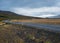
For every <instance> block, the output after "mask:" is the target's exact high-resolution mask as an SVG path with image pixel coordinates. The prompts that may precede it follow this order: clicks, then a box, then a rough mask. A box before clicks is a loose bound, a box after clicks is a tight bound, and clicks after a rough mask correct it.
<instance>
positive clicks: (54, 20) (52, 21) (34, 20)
mask: <svg viewBox="0 0 60 43" xmlns="http://www.w3.org/2000/svg"><path fill="white" fill-rule="evenodd" d="M11 21H13V22H33V23H43V24H60V19H30V20H11Z"/></svg>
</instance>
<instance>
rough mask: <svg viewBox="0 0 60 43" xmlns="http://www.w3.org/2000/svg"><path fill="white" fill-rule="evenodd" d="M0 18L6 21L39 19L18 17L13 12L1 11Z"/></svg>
mask: <svg viewBox="0 0 60 43" xmlns="http://www.w3.org/2000/svg"><path fill="white" fill-rule="evenodd" d="M0 18H7V19H40V18H38V17H31V16H23V15H18V14H16V13H14V12H10V11H1V10H0Z"/></svg>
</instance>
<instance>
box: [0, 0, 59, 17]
mask: <svg viewBox="0 0 60 43" xmlns="http://www.w3.org/2000/svg"><path fill="white" fill-rule="evenodd" d="M0 10H8V11H12V12H15V13H18V14H22V15H27V16H36V17H44V18H45V17H52V16H57V15H60V0H0Z"/></svg>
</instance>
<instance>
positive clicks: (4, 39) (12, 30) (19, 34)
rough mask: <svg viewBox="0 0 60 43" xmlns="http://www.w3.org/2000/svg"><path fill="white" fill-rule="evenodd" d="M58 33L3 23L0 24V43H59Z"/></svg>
mask: <svg viewBox="0 0 60 43" xmlns="http://www.w3.org/2000/svg"><path fill="white" fill-rule="evenodd" d="M59 40H60V33H56V32H52V31H47V30H44V29H38V28H35V27H27V26H24V25H14V24H4V25H1V26H0V43H41V42H44V43H60V41H59Z"/></svg>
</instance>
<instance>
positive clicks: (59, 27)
mask: <svg viewBox="0 0 60 43" xmlns="http://www.w3.org/2000/svg"><path fill="white" fill-rule="evenodd" d="M3 22H5V23H11V24H22V25H26V26H30V27H36V28H42V29H49V30H52V31H56V32H60V25H51V24H38V23H30V22H10V21H9V20H5V21H3Z"/></svg>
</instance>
